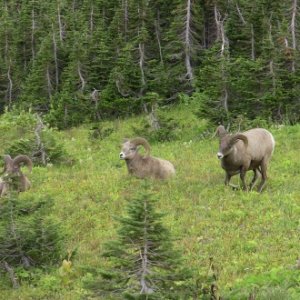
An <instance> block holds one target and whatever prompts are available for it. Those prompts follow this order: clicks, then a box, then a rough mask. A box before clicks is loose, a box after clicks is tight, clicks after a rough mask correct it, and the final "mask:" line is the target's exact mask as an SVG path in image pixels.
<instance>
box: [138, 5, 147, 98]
mask: <svg viewBox="0 0 300 300" xmlns="http://www.w3.org/2000/svg"><path fill="white" fill-rule="evenodd" d="M141 13H142V14H143V16H141ZM138 14H139V17H140V19H142V23H141V28H143V27H144V25H145V24H144V17H145V16H144V14H145V12H144V11H142V12H141V10H140V7H138ZM138 35H140V29H138ZM144 65H145V43H144V42H142V41H141V42H139V67H140V71H141V88H140V92H139V94H140V96H142V95H143V92H144V88H145V85H146V79H145V71H144Z"/></svg>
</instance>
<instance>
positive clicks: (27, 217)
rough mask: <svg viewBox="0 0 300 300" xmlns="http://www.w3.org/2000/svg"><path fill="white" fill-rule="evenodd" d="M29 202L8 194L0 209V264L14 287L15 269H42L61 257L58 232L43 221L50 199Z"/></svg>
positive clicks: (48, 221)
mask: <svg viewBox="0 0 300 300" xmlns="http://www.w3.org/2000/svg"><path fill="white" fill-rule="evenodd" d="M31 200H33V201H26V202H25V203H24V202H23V201H20V200H19V198H18V197H17V196H16V195H15V194H14V193H11V195H10V196H9V197H6V198H4V201H3V202H2V203H1V208H0V212H1V220H0V263H1V266H2V267H3V268H2V270H5V271H6V272H7V273H8V275H9V277H10V280H11V282H12V284H13V286H14V287H17V286H18V285H19V282H18V278H17V274H16V273H15V270H16V269H17V268H18V269H20V268H21V269H28V268H32V267H36V268H46V267H49V266H51V265H53V264H56V263H58V262H59V258H60V255H61V254H62V232H61V231H60V228H59V225H58V223H57V222H56V221H54V220H52V219H51V218H50V217H47V215H48V214H49V210H50V207H51V203H52V201H51V199H49V198H46V199H38V200H36V199H31Z"/></svg>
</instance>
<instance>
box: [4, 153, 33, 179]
mask: <svg viewBox="0 0 300 300" xmlns="http://www.w3.org/2000/svg"><path fill="white" fill-rule="evenodd" d="M3 159H4V170H3V172H4V173H5V174H7V175H9V174H18V173H19V172H20V169H21V165H22V164H25V165H26V166H27V167H28V169H29V170H30V171H31V169H32V161H31V159H30V158H29V157H28V156H27V155H18V156H16V157H15V158H14V159H12V158H11V157H10V155H4V157H3Z"/></svg>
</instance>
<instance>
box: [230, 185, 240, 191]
mask: <svg viewBox="0 0 300 300" xmlns="http://www.w3.org/2000/svg"><path fill="white" fill-rule="evenodd" d="M229 186H230V187H231V188H232V189H233V190H234V191H237V190H239V189H240V187H239V186H238V185H234V184H229Z"/></svg>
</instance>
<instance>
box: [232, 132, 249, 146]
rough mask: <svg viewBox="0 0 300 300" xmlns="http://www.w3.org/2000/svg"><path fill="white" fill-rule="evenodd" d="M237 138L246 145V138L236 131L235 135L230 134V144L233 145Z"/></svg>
mask: <svg viewBox="0 0 300 300" xmlns="http://www.w3.org/2000/svg"><path fill="white" fill-rule="evenodd" d="M237 140H242V141H243V142H244V144H245V146H246V147H247V146H248V138H247V137H246V136H245V135H244V134H241V133H237V134H235V135H233V136H232V138H231V139H230V144H231V145H233V144H234V143H235V142H236V141H237Z"/></svg>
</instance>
